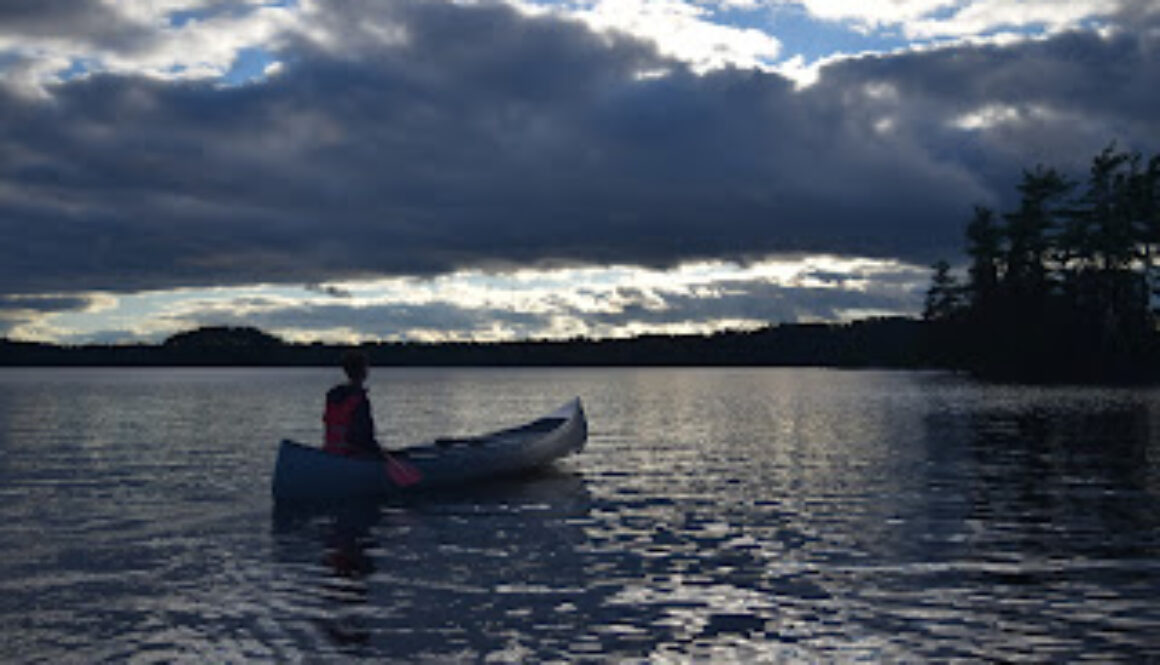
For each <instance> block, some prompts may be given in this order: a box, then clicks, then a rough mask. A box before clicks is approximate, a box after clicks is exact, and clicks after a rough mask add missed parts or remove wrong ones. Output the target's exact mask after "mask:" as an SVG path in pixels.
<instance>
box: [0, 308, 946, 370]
mask: <svg viewBox="0 0 1160 665" xmlns="http://www.w3.org/2000/svg"><path fill="white" fill-rule="evenodd" d="M927 327H928V326H927V324H926V323H925V322H923V321H921V320H917V319H909V318H902V317H897V318H881V319H867V320H862V321H855V322H851V323H834V324H825V323H817V324H812V323H811V324H783V325H777V326H770V327H767V328H762V329H759V330H754V331H732V332H721V333H715V334H712V335H646V336H640V337H634V338H627V339H572V340H521V341H510V342H448V343H420V342H373V343H365V344H360V345H338V344H322V343H317V342H316V343H310V344H294V343H288V342H283V341H282V340H279V339H278V338H276V337H274V336H271V335H268V334H266V333H263V332H261V331H258V330H256V329H253V328H202V329H198V330H195V331H190V332H187V333H181V334H180V335H176V336H174V337H172V338H170V339H169V340H166V341H165V342H164V343H162V344H129V345H95V344H94V345H82V346H61V345H55V344H46V343H39V342H18V341H12V340H6V339H4V340H0V367H314V366H318V367H323V366H334V365H335V364H336V362H337V359H338V357H339V355H340V354H341V353H342V351H344V350H346V349H349V348H353V347H354V346H357V348H359V349H361V350H362V351H364V352H365V353H366V354H367V355H368V356H369V358H370V360H371V362H372V363H373V364H375V365H377V366H400V367H423V366H432V367H451V366H463V367H543V366H562V367H631V366H641V367H657V366H789V367H805V366H820V367H881V368H898V369H918V368H936V367H941V366H943V363H939V362H937V361H936V357H935V354H933V353H932V352H931V350H930V349H929V348H928V344H927V342H926V329H927Z"/></svg>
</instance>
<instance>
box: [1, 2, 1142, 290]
mask: <svg viewBox="0 0 1160 665" xmlns="http://www.w3.org/2000/svg"><path fill="white" fill-rule="evenodd" d="M51 6H53V7H56V6H57V5H56V4H55V3H51ZM77 6H78V7H85V8H87V9H86V11H97V9H96V7H97V5H95V4H94V5H91V6H90V5H85V4H84V3H79V4H78V5H77ZM321 7H322V11H321V13H319V14H318V15H312V16H310V17H308V25H309V27H310V30H309V31H307V32H303V33H296V34H291V33H287V34H284V35H282V36H281V37H280V38H279V41H278V43H277V49H278V51H277V56H278V57H279V58H280V59H282V60H283V61H284V63H285V67H284V70H283V72H282V73H281V74H279V75H277V76H274V77H272V78H270V79H268V80H266V81H264V82H262V83H258V84H254V85H247V86H240V87H223V86H218V85H213V84H210V83H191V82H172V81H160V80H155V79H149V78H145V77H132V76H114V75H96V76H92V77H89V78H82V79H75V80H71V81H69V82H66V83H63V84H60V85H58V86H55V87H54V88H53V89H52V98H51V99H50V100H30V99H28V98H26V97H22V96H19V95H17V94H15V93H12V92H6V91H4V90H3V88H2V87H0V151H2V152H0V154H2V155H3V157H2V159H0V237H3V238H4V242H3V244H0V291H5V292H9V293H13V292H15V293H19V292H38V291H60V290H65V289H82V288H84V289H108V290H136V289H149V288H164V287H172V286H180V285H211V284H236V283H253V282H281V283H291V282H293V283H300V284H301V283H324V282H326V281H328V280H332V279H338V278H341V277H352V276H358V275H383V274H436V273H441V272H446V271H451V270H455V269H459V268H464V267H483V268H504V267H507V266H512V265H526V264H533V263H536V262H542V261H563V262H587V263H632V264H643V265H653V266H660V265H670V264H673V263H676V262H680V261H684V260H691V259H698V258H733V259H746V258H750V257H758V256H761V255H766V254H771V253H781V252H812V251H825V252H829V253H833V254H850V255H864V256H881V257H899V258H902V259H905V260H916V261H927V260H929V259H930V258H932V257H933V256H935V255H945V254H948V253H952V254H953V253H954V252H955V251H956V250H957V248H958V244H959V240H960V233H961V225H962V222H963V220H964V218H965V217H966V216H967V215H968V214H969V209H970V205H971V204H973V203H995V202H996V201H999V200H1000V199H1001V197H1003V196H1006V195H1007V192H1008V191H1009V190H1010V187H1011V185H1012V184H1013V182H1012V179H1013V178H1014V177H1015V176H1016V175H1017V173H1018V169H1019V168H1021V167H1024V166H1030V165H1033V164H1034V162H1035V161H1049V162H1050V161H1055V160H1059V159H1076V158H1078V159H1081V160H1083V159H1086V158H1087V157H1088V156H1090V155H1091V154H1093V153H1094V152H1095V151H1097V150H1098V149H1100V148H1101V147H1103V145H1105V144H1106V143H1107V142H1108V141H1110V140H1112V139H1119V140H1120V141H1121V144H1122V145H1127V146H1131V147H1140V148H1143V149H1145V150H1151V149H1154V146H1148V145H1143V143H1144V139H1150V140H1154V137H1156V136H1158V135H1160V121H1158V120H1157V119H1156V115H1157V114H1156V113H1155V111H1156V109H1157V108H1160V104H1158V101H1160V100H1158V99H1157V94H1158V93H1157V92H1156V86H1155V85H1148V82H1149V81H1151V82H1153V83H1154V82H1155V81H1156V80H1160V64H1158V63H1160V57H1157V55H1158V54H1157V52H1156V51H1157V41H1158V39H1157V38H1156V37H1155V36H1154V35H1153V36H1148V35H1149V34H1151V33H1148V32H1147V31H1146V30H1141V31H1137V32H1121V33H1119V34H1117V35H1116V36H1114V37H1111V38H1107V39H1103V38H1100V37H1098V36H1096V35H1094V34H1086V33H1085V34H1068V35H1062V36H1059V37H1056V38H1053V39H1050V40H1047V41H1043V42H1038V43H1025V44H1020V45H1015V46H1008V47H995V46H991V47H967V46H964V47H959V48H955V49H946V50H941V51H932V52H927V53H916V54H910V55H899V56H891V57H876V58H864V59H860V60H855V61H847V62H842V63H839V64H835V65H833V66H831V67H829V68H827V69H825V70H824V71H823V74H822V77H821V79H820V81H819V83H818V84H816V85H814V86H812V87H810V88H808V89H805V90H803V91H795V90H794V88H793V86H792V85H791V84H790V82H788V81H787V80H785V79H783V78H780V77H778V76H776V75H772V74H759V73H753V72H747V71H737V70H727V71H720V72H716V73H712V74H709V75H706V76H695V75H693V74H691V73H690V72H688V71H687V70H686V69H684V68H683V67H682V66H680V65H679V64H678V63H675V62H672V61H667V60H665V59H663V58H661V57H660V56H658V55H657V54H656V53H655V51H653V50H652V49H651V47H649V46H647V45H645V44H642V43H639V42H635V41H631V40H628V39H626V38H615V39H614V38H609V37H605V36H600V35H596V34H594V33H592V32H590V31H589V30H587V29H586V28H584V27H583V26H581V25H580V24H577V23H570V22H565V21H561V20H559V19H555V18H544V17H541V18H529V17H525V16H521V15H519V14H517V13H515V12H514V11H512V10H510V9H506V8H502V7H497V6H492V5H482V6H460V5H453V4H450V3H441V2H415V1H408V0H400V1H398V2H392V3H354V2H334V3H322V4H321ZM78 14H82V15H83V14H84V12H78ZM22 20H29V21H30V20H31V18H28V17H26V18H25V19H22ZM78 20H79V18H78ZM660 71H665V72H667V73H666V74H664V75H662V76H656V75H652V76H641V74H642V73H646V72H649V73H654V74H655V73H656V72H660ZM996 104H998V105H1007V106H1011V107H1013V108H1015V109H1016V110H1018V111H1019V112H1021V113H1023V115H1020V116H1017V120H1018V121H1014V122H1007V123H1005V124H1002V125H997V126H994V127H989V128H988V127H983V128H976V129H972V130H964V129H960V128H957V127H955V126H954V125H953V121H954V120H956V119H960V118H962V117H963V116H964V115H966V114H970V113H974V112H977V111H979V110H980V109H983V108H985V107H987V106H988V105H996ZM1029 162H1030V163H1029Z"/></svg>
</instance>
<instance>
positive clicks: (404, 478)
mask: <svg viewBox="0 0 1160 665" xmlns="http://www.w3.org/2000/svg"><path fill="white" fill-rule="evenodd" d="M385 464H386V467H387V477H388V478H390V479H391V482H392V483H394V484H396V485H398V486H399V487H410V486H411V485H414V484H415V483H418V482H419V481H421V480H423V474H422V473H420V471H419V470H418V469H416V468H415V467H414V466H412V465H411V464H410V463H408V462H405V461H403V460H401V459H399V458H397V457H392V456H389V455H388V456H387V458H386V460H385Z"/></svg>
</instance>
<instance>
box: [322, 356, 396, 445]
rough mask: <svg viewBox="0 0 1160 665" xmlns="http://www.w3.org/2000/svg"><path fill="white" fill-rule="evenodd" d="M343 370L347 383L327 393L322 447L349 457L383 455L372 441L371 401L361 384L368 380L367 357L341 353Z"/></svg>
mask: <svg viewBox="0 0 1160 665" xmlns="http://www.w3.org/2000/svg"><path fill="white" fill-rule="evenodd" d="M342 370H343V372H345V373H346V378H347V382H346V383H342V384H339V385H337V386H335V387H333V388H331V389H330V390H329V391H327V393H326V410H325V411H324V412H323V414H322V421H323V422H324V423H325V424H326V434H325V439H324V445H323V447H322V449H323V450H325V451H327V452H331V453H336V454H338V455H345V456H348V457H378V458H382V457H384V454H383V452H384V451H383V449H382V446H380V445H379V443H378V441H376V440H375V420H374V417H373V416H372V415H371V402H370V399H369V398H368V397H367V390H366V388H365V387H364V386H363V384H364V383H365V382H366V380H367V373H368V363H367V357H366V356H365V355H363V354H362V353H360V352H358V351H348V352H346V353H345V354H343V356H342Z"/></svg>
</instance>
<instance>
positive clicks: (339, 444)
mask: <svg viewBox="0 0 1160 665" xmlns="http://www.w3.org/2000/svg"><path fill="white" fill-rule="evenodd" d="M362 401H363V394H362V392H361V391H358V392H353V393H351V394H350V395H348V396H347V397H346V398H344V399H342V400H339V401H337V402H332V401H330V400H327V401H326V411H325V412H324V413H323V414H322V422H324V423H326V434H325V439H324V442H325V445H323V446H322V449H323V450H325V451H327V452H330V453H337V454H339V455H347V456H352V455H355V454H356V453H357V451H356V450H355V448H354V447H353V446H351V444H350V442H349V441H348V440H347V438H346V436H347V432H349V431H350V423H351V420H353V419H354V412H355V410H356V409H358V407H359V405H361V404H362Z"/></svg>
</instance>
